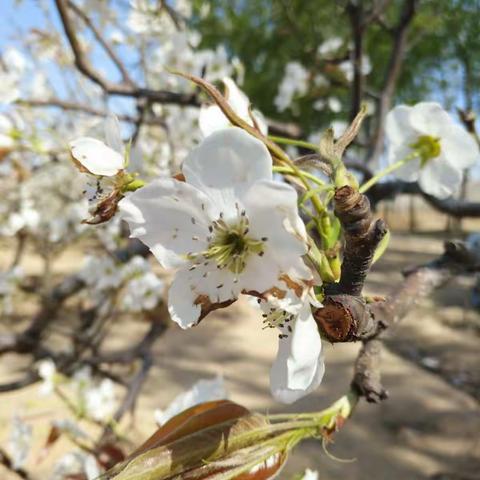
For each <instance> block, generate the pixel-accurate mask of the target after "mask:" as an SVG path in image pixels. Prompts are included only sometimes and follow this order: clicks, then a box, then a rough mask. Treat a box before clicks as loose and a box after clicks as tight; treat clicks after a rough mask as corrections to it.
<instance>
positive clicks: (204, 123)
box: [198, 77, 268, 137]
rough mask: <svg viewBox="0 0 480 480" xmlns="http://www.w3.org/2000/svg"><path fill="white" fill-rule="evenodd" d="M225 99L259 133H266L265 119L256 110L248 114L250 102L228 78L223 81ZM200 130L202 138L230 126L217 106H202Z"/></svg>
mask: <svg viewBox="0 0 480 480" xmlns="http://www.w3.org/2000/svg"><path fill="white" fill-rule="evenodd" d="M223 83H224V84H225V98H226V99H227V102H228V104H229V105H230V107H231V108H232V110H233V111H234V112H235V113H236V114H237V115H238V116H239V117H240V118H241V119H242V120H244V121H246V122H247V123H248V124H249V125H251V126H257V127H258V129H259V130H260V132H261V133H263V134H264V135H266V134H267V133H268V124H267V122H266V120H265V117H264V116H263V114H262V113H261V112H259V111H258V110H253V111H252V112H250V100H249V99H248V97H247V96H246V95H245V93H243V92H242V91H241V90H240V89H239V88H238V86H237V84H236V83H235V82H234V81H233V80H232V79H231V78H229V77H225V78H224V79H223ZM198 123H199V126H200V130H201V132H202V134H203V136H204V137H207V136H208V135H211V134H212V133H213V132H216V131H218V130H221V129H224V128H228V127H231V126H232V124H231V123H230V121H229V120H228V118H227V117H226V116H225V114H224V113H223V112H222V110H221V109H220V107H218V106H217V105H209V106H202V107H201V108H200V115H199V118H198Z"/></svg>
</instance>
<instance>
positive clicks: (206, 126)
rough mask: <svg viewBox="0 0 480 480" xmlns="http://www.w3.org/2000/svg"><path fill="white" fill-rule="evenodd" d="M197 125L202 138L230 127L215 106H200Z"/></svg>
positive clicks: (226, 119)
mask: <svg viewBox="0 0 480 480" xmlns="http://www.w3.org/2000/svg"><path fill="white" fill-rule="evenodd" d="M198 125H199V127H200V131H201V132H202V134H203V136H204V137H208V136H209V135H211V134H212V133H213V132H216V131H218V130H222V129H224V128H228V127H230V125H231V124H230V122H229V121H228V118H227V117H226V116H225V115H224V114H223V112H222V111H221V110H220V108H219V107H218V106H217V105H202V107H201V108H200V114H199V116H198Z"/></svg>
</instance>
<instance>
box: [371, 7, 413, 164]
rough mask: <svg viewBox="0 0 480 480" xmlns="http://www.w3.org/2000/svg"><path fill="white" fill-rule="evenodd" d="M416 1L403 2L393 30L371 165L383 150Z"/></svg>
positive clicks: (373, 141) (372, 148) (373, 142)
mask: <svg viewBox="0 0 480 480" xmlns="http://www.w3.org/2000/svg"><path fill="white" fill-rule="evenodd" d="M417 4H418V0H405V1H404V4H403V10H402V13H401V16H400V20H399V21H398V24H397V26H396V27H395V28H394V29H393V31H392V35H393V46H392V49H391V51H390V58H389V61H388V66H387V71H386V74H385V79H384V81H383V87H382V91H381V94H380V101H379V106H378V114H377V126H376V130H375V133H374V135H373V138H372V147H371V149H370V151H369V153H368V157H367V159H368V161H369V162H370V163H372V164H375V162H376V161H377V160H378V158H379V156H380V155H381V153H382V150H383V139H384V136H385V118H386V116H387V113H388V111H389V110H390V107H391V103H392V98H393V94H394V91H395V86H396V84H397V80H398V77H399V75H400V71H401V68H402V64H403V60H404V57H405V51H406V47H407V32H408V27H409V26H410V24H411V22H412V20H413V18H414V16H415V12H416V8H417Z"/></svg>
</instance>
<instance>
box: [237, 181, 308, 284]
mask: <svg viewBox="0 0 480 480" xmlns="http://www.w3.org/2000/svg"><path fill="white" fill-rule="evenodd" d="M242 200H243V204H244V205H245V208H246V210H247V214H248V217H249V219H250V231H251V232H252V235H254V236H256V237H257V238H267V239H268V240H267V241H266V243H267V245H268V248H269V249H271V250H273V251H274V254H275V259H276V261H277V262H278V266H279V268H280V270H282V272H283V273H286V274H288V275H290V276H292V277H295V278H302V279H305V280H306V279H310V278H311V276H312V274H311V271H310V269H309V268H308V267H307V266H306V265H305V263H304V262H303V260H302V258H301V257H302V255H305V253H307V243H306V231H305V225H304V223H303V221H302V219H301V218H300V216H299V215H298V208H297V192H296V191H295V190H294V189H293V188H292V187H291V186H290V185H287V184H285V183H279V182H273V181H259V182H257V183H255V184H254V185H253V186H252V188H250V189H249V190H248V191H247V192H246V194H245V196H244V197H243V199H242Z"/></svg>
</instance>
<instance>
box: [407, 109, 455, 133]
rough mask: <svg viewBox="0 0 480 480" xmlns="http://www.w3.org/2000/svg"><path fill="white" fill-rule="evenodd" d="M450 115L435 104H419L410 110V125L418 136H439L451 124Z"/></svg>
mask: <svg viewBox="0 0 480 480" xmlns="http://www.w3.org/2000/svg"><path fill="white" fill-rule="evenodd" d="M452 123H453V122H452V119H451V118H450V115H448V113H447V112H446V111H445V110H444V109H443V108H442V107H441V106H440V105H439V104H438V103H436V102H420V103H417V104H416V105H415V106H413V107H411V108H410V124H411V125H412V127H413V128H414V129H415V130H417V132H419V133H420V134H424V135H432V136H440V135H441V134H442V131H443V126H444V125H448V126H450V125H451V124H452Z"/></svg>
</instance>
